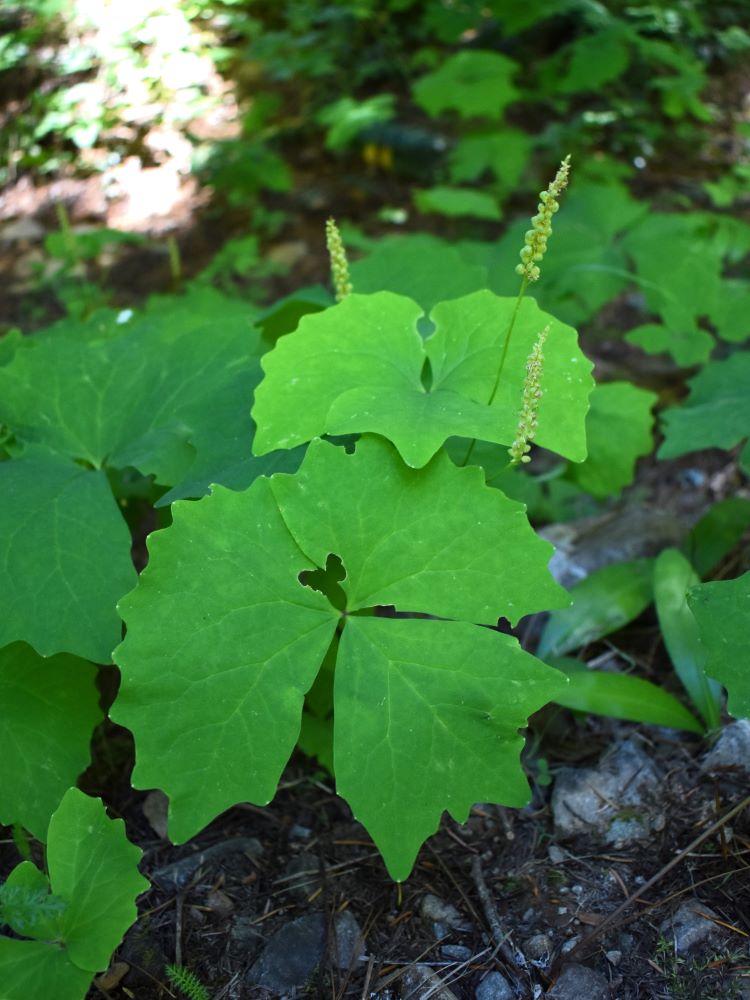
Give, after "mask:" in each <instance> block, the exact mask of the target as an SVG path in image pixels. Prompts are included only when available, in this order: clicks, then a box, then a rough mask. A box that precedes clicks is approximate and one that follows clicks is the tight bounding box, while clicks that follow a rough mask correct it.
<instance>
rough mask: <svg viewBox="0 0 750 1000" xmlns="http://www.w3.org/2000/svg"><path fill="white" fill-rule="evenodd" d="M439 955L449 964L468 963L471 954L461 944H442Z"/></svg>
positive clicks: (469, 950)
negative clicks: (449, 962) (447, 960)
mask: <svg viewBox="0 0 750 1000" xmlns="http://www.w3.org/2000/svg"><path fill="white" fill-rule="evenodd" d="M440 954H441V955H442V956H443V958H447V959H449V960H450V961H451V962H470V961H471V959H472V955H473V952H472V950H471V948H467V947H466V946H465V945H462V944H444V945H443V947H442V948H441V949H440Z"/></svg>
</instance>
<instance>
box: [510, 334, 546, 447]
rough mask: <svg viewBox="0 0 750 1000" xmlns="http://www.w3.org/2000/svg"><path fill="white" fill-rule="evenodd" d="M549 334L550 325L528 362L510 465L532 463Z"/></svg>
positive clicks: (532, 351) (532, 350) (541, 335)
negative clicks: (531, 454) (532, 445)
mask: <svg viewBox="0 0 750 1000" xmlns="http://www.w3.org/2000/svg"><path fill="white" fill-rule="evenodd" d="M548 334H549V324H547V326H545V328H544V329H543V330H542V331H541V332H540V334H539V336H538V337H537V338H536V343H535V344H534V346H533V347H532V349H531V354H530V355H529V357H528V360H527V362H526V378H525V379H524V380H523V398H522V401H521V412H520V413H519V415H518V425H517V427H516V438H515V441H514V442H513V444H512V445H511V446H510V448H508V454H509V455H510V464H511V465H519V464H520V463H521V462H524V463H525V462H530V461H531V459H530V458H529V452H530V451H531V441H532V440H533V438H534V435H535V434H536V426H537V413H538V411H539V401H540V400H541V398H542V373H543V371H544V352H543V348H544V342H545V340H546V339H547V335H548Z"/></svg>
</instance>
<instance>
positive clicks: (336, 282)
mask: <svg viewBox="0 0 750 1000" xmlns="http://www.w3.org/2000/svg"><path fill="white" fill-rule="evenodd" d="M326 246H327V247H328V255H329V257H330V258H331V278H332V279H333V288H334V291H335V293H336V301H337V302H341V300H342V299H345V298H346V297H347V295H351V293H352V292H353V291H354V289H353V288H352V283H351V281H350V280H349V262H348V261H347V259H346V250H345V249H344V242H343V240H342V239H341V233H340V232H339V229H338V226H337V225H336V221H335V219H328V221H327V222H326Z"/></svg>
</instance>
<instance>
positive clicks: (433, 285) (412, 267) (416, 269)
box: [350, 233, 518, 312]
mask: <svg viewBox="0 0 750 1000" xmlns="http://www.w3.org/2000/svg"><path fill="white" fill-rule="evenodd" d="M517 257H518V253H517V252H516V258H517ZM515 263H516V261H515V260H514V262H513V265H512V266H511V268H510V270H511V272H512V270H513V267H514V266H515ZM350 272H351V278H352V284H353V286H354V290H355V292H357V293H362V292H365V293H369V292H395V293H396V294H397V295H407V296H408V297H409V298H411V299H414V301H415V302H418V303H419V304H420V305H421V306H422V308H423V309H424V310H425V311H426V312H427V311H429V310H430V309H432V307H433V306H434V305H436V304H437V303H438V302H441V301H443V300H445V299H456V298H459V297H460V296H461V295H468V294H469V293H470V292H476V291H479V289H480V288H485V287H486V286H487V268H486V267H484V266H481V265H479V264H472V263H470V262H468V261H467V260H465V259H464V257H463V256H462V254H461V253H460V252H459V251H458V250H457V249H456V247H454V246H453V245H452V244H451V243H447V242H446V241H445V240H440V239H438V238H437V237H435V236H429V235H428V234H427V233H413V234H411V235H408V236H389V237H387V238H386V239H384V240H380V241H379V243H378V244H377V245H376V246H375V248H374V249H373V250H372V251H371V253H369V254H368V255H367V256H366V257H363V258H362V259H361V260H357V261H355V262H354V263H353V264H352V266H351V268H350ZM515 283H516V282H515V281H514V284H515Z"/></svg>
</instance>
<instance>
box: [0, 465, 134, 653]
mask: <svg viewBox="0 0 750 1000" xmlns="http://www.w3.org/2000/svg"><path fill="white" fill-rule="evenodd" d="M0 552H2V562H3V567H4V572H3V573H2V575H0V603H1V604H2V608H3V614H2V617H1V618H0V646H2V645H6V644H7V643H11V642H15V641H16V640H22V641H24V642H28V643H29V644H30V645H31V646H33V647H34V649H36V651H37V652H38V653H41V655H42V656H50V655H52V654H53V653H60V652H66V653H73V654H75V655H77V656H82V657H84V658H85V659H88V660H93V661H94V662H97V663H109V662H110V659H111V653H112V650H113V649H114V647H115V646H116V645H117V643H118V642H119V641H120V637H121V624H120V622H119V620H118V618H117V614H116V612H115V605H116V603H117V600H118V599H119V598H120V597H121V596H122V595H123V594H124V593H126V592H127V591H128V590H129V589H130V588H131V587H132V586H133V583H134V581H135V570H134V569H133V565H132V562H131V560H130V532H129V531H128V529H127V527H126V525H125V522H124V521H123V519H122V515H121V514H120V511H119V510H118V508H117V505H116V504H115V502H114V500H113V498H112V494H111V493H110V490H109V486H108V484H107V479H106V476H105V475H104V473H103V472H101V471H92V470H88V469H82V468H81V467H80V466H78V465H73V464H72V463H70V462H68V461H65V460H64V459H60V458H56V457H55V456H53V455H48V454H42V453H36V452H35V453H34V454H29V455H27V456H25V457H23V458H19V459H15V460H13V461H10V462H2V463H0Z"/></svg>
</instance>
